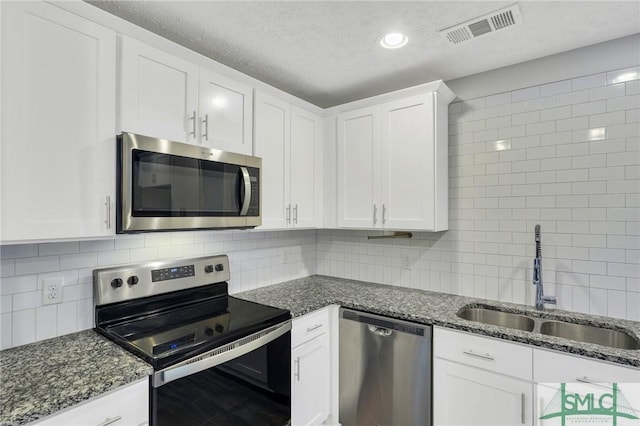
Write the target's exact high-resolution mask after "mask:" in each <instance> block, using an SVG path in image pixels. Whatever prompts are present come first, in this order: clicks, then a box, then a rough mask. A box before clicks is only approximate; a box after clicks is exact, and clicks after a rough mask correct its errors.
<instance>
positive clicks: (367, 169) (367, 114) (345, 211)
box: [337, 107, 382, 228]
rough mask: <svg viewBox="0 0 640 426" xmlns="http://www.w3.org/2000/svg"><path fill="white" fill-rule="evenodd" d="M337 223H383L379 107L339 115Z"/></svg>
mask: <svg viewBox="0 0 640 426" xmlns="http://www.w3.org/2000/svg"><path fill="white" fill-rule="evenodd" d="M337 128H338V152H337V157H338V158H337V159H338V202H337V205H338V226H340V227H345V228H374V227H379V226H381V225H382V220H381V214H382V204H381V203H380V175H379V172H378V166H379V164H380V131H379V109H378V108H377V107H371V108H362V109H359V110H355V111H350V112H347V113H344V114H340V115H339V116H338V124H337Z"/></svg>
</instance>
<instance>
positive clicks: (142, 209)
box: [116, 133, 262, 233]
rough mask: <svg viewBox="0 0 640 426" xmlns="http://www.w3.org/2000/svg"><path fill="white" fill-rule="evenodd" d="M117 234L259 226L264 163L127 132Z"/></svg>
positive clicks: (121, 148)
mask: <svg viewBox="0 0 640 426" xmlns="http://www.w3.org/2000/svg"><path fill="white" fill-rule="evenodd" d="M118 159H119V161H118V164H119V171H118V178H119V182H118V190H119V193H118V215H117V218H116V219H117V220H116V222H117V232H118V233H126V232H141V231H161V230H177V229H202V228H228V227H231V228H246V227H253V226H257V225H260V224H261V223H262V222H261V218H260V165H261V163H262V161H261V159H259V158H257V157H250V156H246V155H241V154H235V153H230V152H224V151H219V150H214V149H209V148H206V147H199V146H195V145H188V144H182V143H178V142H170V141H166V140H161V139H154V138H149V137H146V136H140V135H134V134H131V133H123V134H122V135H121V136H119V138H118Z"/></svg>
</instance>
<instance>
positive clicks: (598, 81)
mask: <svg viewBox="0 0 640 426" xmlns="http://www.w3.org/2000/svg"><path fill="white" fill-rule="evenodd" d="M606 83H607V74H606V73H600V74H594V75H587V76H584V77H578V78H574V79H573V80H571V90H573V91H574V92H575V91H578V90H583V89H590V88H592V87H600V86H604V85H605V84H606Z"/></svg>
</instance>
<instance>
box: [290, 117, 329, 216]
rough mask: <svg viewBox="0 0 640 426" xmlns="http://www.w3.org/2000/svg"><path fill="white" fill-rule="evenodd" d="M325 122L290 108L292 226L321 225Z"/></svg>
mask: <svg viewBox="0 0 640 426" xmlns="http://www.w3.org/2000/svg"><path fill="white" fill-rule="evenodd" d="M321 158H322V119H321V118H320V117H319V116H317V115H315V114H313V113H310V112H308V111H305V110H303V109H300V108H297V107H293V106H292V107H291V158H290V168H291V206H292V207H291V208H292V219H291V222H292V224H293V226H296V227H307V228H310V227H316V226H319V225H320V219H321V214H322V210H321V202H322V193H321V191H322V185H321V179H322V176H321V173H320V170H321V168H322V164H321V161H320V159H321Z"/></svg>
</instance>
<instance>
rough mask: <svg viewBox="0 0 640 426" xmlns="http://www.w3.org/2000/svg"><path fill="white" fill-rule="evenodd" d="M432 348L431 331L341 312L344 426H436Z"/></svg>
mask: <svg viewBox="0 0 640 426" xmlns="http://www.w3.org/2000/svg"><path fill="white" fill-rule="evenodd" d="M431 347H432V345H431V326H428V325H422V324H415V323H411V322H407V321H401V320H396V319H391V318H387V317H383V316H380V315H374V314H369V313H366V312H359V311H353V310H349V309H340V372H339V376H340V418H339V421H340V423H341V424H342V425H343V426H428V425H431Z"/></svg>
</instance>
